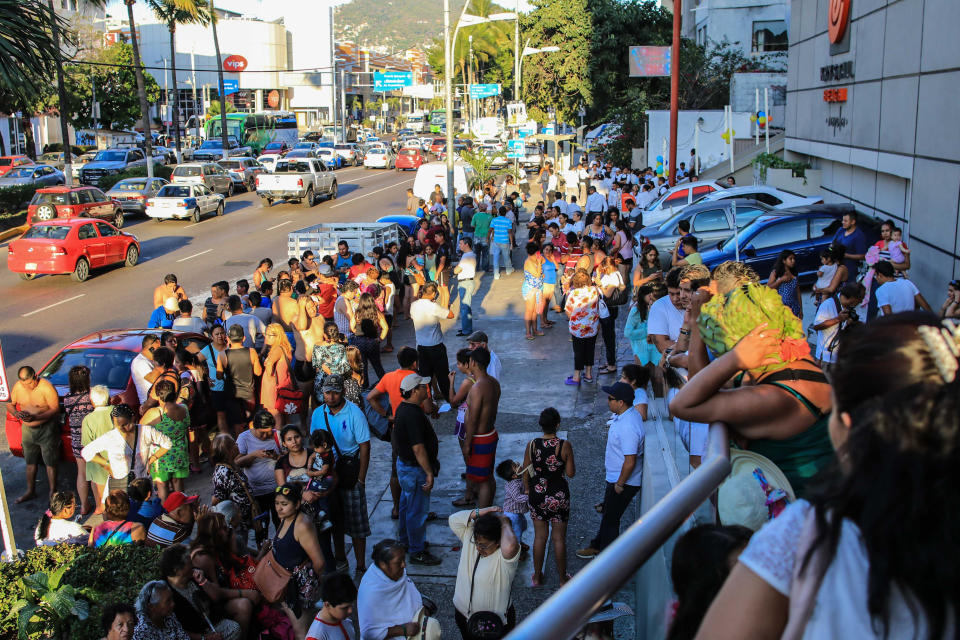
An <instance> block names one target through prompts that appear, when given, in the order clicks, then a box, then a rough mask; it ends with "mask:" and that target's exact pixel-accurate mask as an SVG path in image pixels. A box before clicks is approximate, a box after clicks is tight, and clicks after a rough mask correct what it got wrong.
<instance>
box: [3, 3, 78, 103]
mask: <svg viewBox="0 0 960 640" xmlns="http://www.w3.org/2000/svg"><path fill="white" fill-rule="evenodd" d="M55 21H56V22H57V26H58V27H59V28H61V29H63V28H65V27H66V24H65V23H63V22H62V21H61V20H60V19H59V18H56V17H55ZM50 24H51V23H50V14H49V11H48V8H47V7H46V6H44V2H43V1H42V0H0V92H3V93H17V94H36V93H42V92H43V91H44V88H45V87H44V85H45V84H46V83H48V82H49V78H51V77H52V76H53V74H54V69H55V61H56V60H57V56H58V55H59V49H60V47H59V44H58V43H57V42H56V41H55V40H54V37H53V33H52V32H51V30H50V29H49V26H50Z"/></svg>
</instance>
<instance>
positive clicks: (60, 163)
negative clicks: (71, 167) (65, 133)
mask: <svg viewBox="0 0 960 640" xmlns="http://www.w3.org/2000/svg"><path fill="white" fill-rule="evenodd" d="M77 160H78V158H77V156H75V155H73V154H72V153H71V154H70V164H73V163H74V162H76V161H77ZM37 162H40V163H41V164H48V165H50V166H51V167H55V168H57V169H60V170H61V171H63V167H64V165H65V164H66V162H65V160H64V157H63V151H52V152H50V153H44V154H42V155H41V156H40V157H39V158H37Z"/></svg>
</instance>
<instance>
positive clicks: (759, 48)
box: [750, 20, 787, 53]
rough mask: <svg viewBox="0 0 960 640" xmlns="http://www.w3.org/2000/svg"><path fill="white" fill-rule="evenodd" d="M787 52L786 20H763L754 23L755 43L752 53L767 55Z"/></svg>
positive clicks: (751, 49)
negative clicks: (773, 52)
mask: <svg viewBox="0 0 960 640" xmlns="http://www.w3.org/2000/svg"><path fill="white" fill-rule="evenodd" d="M786 50H787V22H786V21H785V20H763V21H758V22H754V23H753V41H752V44H751V46H750V51H752V52H754V53H766V52H768V51H786Z"/></svg>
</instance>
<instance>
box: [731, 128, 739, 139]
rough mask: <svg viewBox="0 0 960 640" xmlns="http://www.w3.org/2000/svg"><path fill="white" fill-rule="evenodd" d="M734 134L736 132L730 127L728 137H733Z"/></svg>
mask: <svg viewBox="0 0 960 640" xmlns="http://www.w3.org/2000/svg"><path fill="white" fill-rule="evenodd" d="M735 135H737V132H736V131H734V130H733V129H730V137H731V138H732V137H734V136H735Z"/></svg>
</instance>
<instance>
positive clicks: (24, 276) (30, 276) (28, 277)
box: [20, 273, 37, 281]
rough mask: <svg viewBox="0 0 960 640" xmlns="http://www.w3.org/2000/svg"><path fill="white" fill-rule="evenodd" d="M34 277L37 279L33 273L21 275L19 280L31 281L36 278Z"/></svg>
mask: <svg viewBox="0 0 960 640" xmlns="http://www.w3.org/2000/svg"><path fill="white" fill-rule="evenodd" d="M36 277H37V274H35V273H21V274H20V279H21V280H27V281H30V280H33V279H34V278H36Z"/></svg>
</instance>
